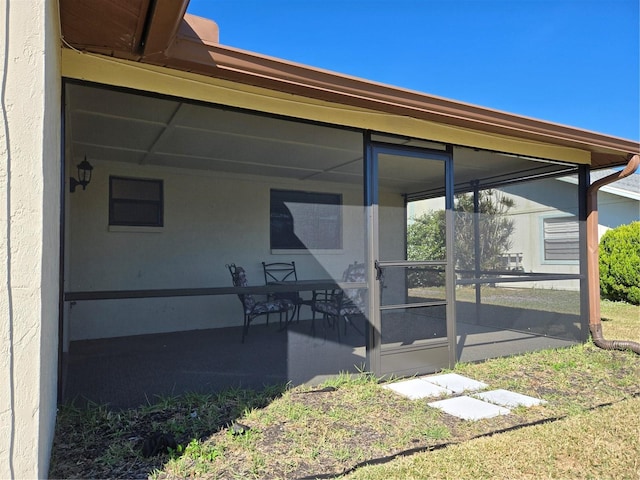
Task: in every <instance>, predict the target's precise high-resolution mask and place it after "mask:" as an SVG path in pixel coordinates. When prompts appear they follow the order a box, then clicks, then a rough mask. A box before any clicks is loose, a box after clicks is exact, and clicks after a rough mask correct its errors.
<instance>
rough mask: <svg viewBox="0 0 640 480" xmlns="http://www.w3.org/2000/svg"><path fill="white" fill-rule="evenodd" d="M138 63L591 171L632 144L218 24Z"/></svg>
mask: <svg viewBox="0 0 640 480" xmlns="http://www.w3.org/2000/svg"><path fill="white" fill-rule="evenodd" d="M143 61H146V62H148V63H154V64H159V65H163V66H166V67H169V68H175V69H179V70H184V71H190V72H194V73H198V74H202V75H206V76H210V77H215V78H221V79H225V80H230V81H234V82H239V83H244V84H248V85H254V86H258V87H263V88H267V89H272V90H276V91H280V92H286V93H291V94H294V95H301V96H305V97H310V98H314V99H318V100H325V101H329V102H335V103H340V104H345V105H351V106H354V107H363V108H368V109H373V110H377V111H382V112H386V113H393V114H397V115H404V116H410V117H414V118H419V119H424V120H431V121H436V122H441V123H446V124H450V125H455V126H460V127H464V128H470V129H474V130H481V131H485V132H489V133H496V134H502V135H509V136H515V137H518V138H525V139H529V140H535V141H541V142H548V143H552V144H556V145H562V146H567V147H573V148H578V149H584V150H588V151H591V152H592V167H594V168H596V167H598V168H600V167H604V166H614V165H622V164H625V163H626V161H627V159H628V157H629V155H630V154H635V153H638V152H640V144H639V143H638V142H634V141H631V140H626V139H622V138H617V137H611V136H608V135H604V134H600V133H597V132H591V131H587V130H582V129H577V128H573V127H569V126H565V125H560V124H555V123H551V122H545V121H541V120H537V119H533V118H529V117H523V116H519V115H514V114H510V113H506V112H502V111H498V110H492V109H488V108H483V107H478V106H475V105H471V104H466V103H462V102H457V101H453V100H449V99H445V98H441V97H437V96H433V95H427V94H424V93H420V92H416V91H412V90H406V89H401V88H397V87H391V86H389V85H384V84H381V83H376V82H372V81H367V80H363V79H360V78H356V77H352V76H348V75H343V74H338V73H335V72H330V71H327V70H322V69H318V68H313V67H309V66H306V65H302V64H298V63H294V62H289V61H285V60H281V59H277V58H273V57H269V56H266V55H260V54H257V53H253V52H248V51H245V50H240V49H236V48H233V47H228V46H224V45H220V44H219V43H218V27H217V25H216V24H215V22H213V21H211V20H208V19H205V18H202V17H197V16H195V15H190V14H185V15H184V21H182V22H181V24H180V28H179V30H178V33H177V35H176V36H175V41H174V42H173V44H172V45H171V46H170V47H169V48H168V49H167V50H166V52H165V54H164V55H162V56H154V57H153V58H152V57H149V58H145V59H144V60H143Z"/></svg>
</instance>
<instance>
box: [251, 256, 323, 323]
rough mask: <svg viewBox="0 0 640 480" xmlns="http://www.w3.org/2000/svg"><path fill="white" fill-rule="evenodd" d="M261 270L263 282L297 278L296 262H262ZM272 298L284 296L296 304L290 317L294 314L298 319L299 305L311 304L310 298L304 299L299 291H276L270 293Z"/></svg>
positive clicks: (287, 280)
mask: <svg viewBox="0 0 640 480" xmlns="http://www.w3.org/2000/svg"><path fill="white" fill-rule="evenodd" d="M262 270H263V271H264V283H265V284H267V285H268V284H270V283H281V282H291V281H297V280H298V272H297V271H296V262H273V263H266V262H262ZM270 297H271V298H273V299H278V298H284V299H287V300H290V301H291V302H293V303H294V305H295V306H296V310H295V311H294V312H293V315H292V319H293V317H294V316H295V317H296V319H297V321H298V322H299V321H300V307H301V306H302V305H308V306H311V304H312V301H313V300H312V299H309V300H305V299H304V298H302V297H301V296H300V293H299V292H281V293H280V292H278V293H272V294H271V295H270Z"/></svg>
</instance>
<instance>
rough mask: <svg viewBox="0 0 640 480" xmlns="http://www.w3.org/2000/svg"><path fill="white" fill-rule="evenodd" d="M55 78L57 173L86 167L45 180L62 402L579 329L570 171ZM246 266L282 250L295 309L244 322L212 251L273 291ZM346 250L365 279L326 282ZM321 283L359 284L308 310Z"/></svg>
mask: <svg viewBox="0 0 640 480" xmlns="http://www.w3.org/2000/svg"><path fill="white" fill-rule="evenodd" d="M64 91H65V119H66V120H65V151H66V165H65V168H66V171H67V172H69V177H74V180H73V181H72V180H70V179H69V180H70V181H71V182H72V183H74V182H75V177H76V176H78V175H76V166H77V165H78V164H80V163H81V161H82V160H84V159H87V161H88V162H89V163H90V165H91V166H92V171H91V179H90V182H89V183H88V184H87V185H86V186H82V188H80V186H75V188H74V189H73V192H72V191H71V188H70V187H71V186H69V188H67V189H66V193H65V197H66V198H65V204H66V207H65V222H64V224H65V247H64V258H65V275H64V277H65V278H64V285H65V287H64V289H65V297H64V299H65V303H64V306H65V308H64V323H63V325H64V334H65V346H66V349H65V351H66V352H68V353H67V354H66V355H64V358H65V366H66V371H67V375H66V377H65V378H66V383H65V396H66V398H74V397H86V398H90V399H92V400H95V401H100V402H110V403H115V404H118V403H120V404H122V405H126V404H128V403H135V402H140V401H144V399H145V398H148V397H149V396H150V395H160V394H162V395H166V394H171V393H179V392H180V391H185V390H198V389H200V390H207V389H209V390H216V389H220V388H226V387H232V386H243V387H259V386H262V385H264V384H267V383H286V382H291V383H293V384H300V383H318V382H321V381H323V380H324V379H326V378H327V377H329V376H333V375H336V374H339V373H340V372H357V371H369V372H372V373H374V374H375V375H379V376H384V375H413V374H416V373H427V372H434V371H437V370H440V369H443V368H448V367H452V366H453V365H454V364H455V363H456V362H457V361H478V360H483V359H486V358H490V357H495V356H501V355H510V354H515V353H519V352H524V351H530V350H536V349H542V348H550V347H561V346H566V345H571V344H574V343H576V342H580V341H583V340H585V338H586V336H587V334H588V330H587V320H586V316H585V309H584V302H585V295H586V293H585V292H586V289H585V288H584V282H585V275H584V262H583V260H584V258H585V252H584V251H583V247H582V245H584V243H585V242H584V241H581V239H582V238H583V235H584V228H583V227H582V223H583V220H584V205H583V204H582V201H581V199H582V198H584V197H583V196H582V197H581V195H580V194H579V193H580V191H581V190H582V189H584V188H585V182H586V179H587V170H586V166H585V165H581V164H576V163H574V162H569V161H561V160H557V159H549V158H543V157H534V156H530V155H522V154H516V153H509V152H500V151H492V150H489V149H485V148H471V147H469V146H465V145H456V144H452V143H449V142H442V141H438V140H437V139H430V138H429V132H428V131H425V132H424V135H423V137H424V138H418V137H416V136H412V135H400V134H398V132H397V131H394V132H385V131H380V130H378V131H375V130H372V129H367V128H355V127H353V126H344V125H340V124H331V123H328V122H320V121H310V120H307V119H300V118H294V117H289V116H285V115H275V114H272V113H268V112H261V111H256V110H250V109H246V108H237V107H231V106H228V105H221V104H213V103H208V102H202V101H198V100H193V99H189V98H184V97H176V96H169V95H159V94H152V93H149V92H144V91H137V90H133V89H124V88H120V87H114V86H108V85H101V84H97V83H88V82H78V81H74V80H68V81H66V83H65V88H64ZM396 130H397V129H396ZM569 176H571V177H574V179H575V180H576V181H575V182H573V183H569V182H562V181H559V179H562V178H566V177H569ZM263 262H264V263H267V264H269V263H292V262H293V263H295V268H296V274H297V279H298V280H299V282H298V283H295V282H294V283H293V284H288V285H287V286H286V289H287V291H288V290H289V289H293V290H294V291H295V292H297V293H298V295H299V296H300V298H302V299H303V300H305V303H304V304H302V305H301V306H300V308H299V311H298V312H291V311H288V312H286V313H285V316H284V317H285V318H284V320H282V319H281V318H280V317H279V315H278V314H277V313H276V314H271V315H269V316H267V315H262V316H258V317H256V318H255V319H252V322H251V323H250V325H249V328H248V329H247V331H246V337H245V336H244V334H243V320H244V318H243V313H244V312H243V310H244V305H243V304H242V303H241V302H240V301H239V294H240V295H242V293H243V292H245V290H242V288H243V287H234V285H233V282H232V276H231V274H230V271H229V265H236V266H241V267H242V268H243V269H244V270H245V271H246V275H247V280H248V285H249V287H250V289H249V290H248V291H249V293H251V294H252V295H253V296H254V297H255V299H256V300H258V301H260V300H264V299H266V298H269V296H273V295H274V294H275V295H277V294H278V293H282V291H283V288H284V287H283V286H279V288H278V285H272V284H269V282H268V279H267V278H265V274H264V268H263ZM354 263H355V264H359V265H362V266H363V272H364V275H363V277H362V278H360V279H358V282H356V283H354V284H349V283H348V282H347V283H345V278H344V272H345V270H346V269H347V268H348V267H349V266H350V265H353V264H354ZM327 290H331V291H333V290H335V291H346V292H350V291H356V292H358V295H359V298H361V299H363V302H362V303H361V304H360V305H359V308H358V312H356V314H355V315H349V316H348V317H347V316H343V317H340V318H337V319H335V318H331V317H326V316H325V315H323V314H322V313H321V312H319V311H314V310H315V309H314V306H313V305H312V301H313V299H314V295H316V297H317V295H318V294H319V293H323V292H325V291H327ZM293 313H297V315H293ZM269 317H270V318H269ZM293 317H295V318H293ZM267 322H268V323H267ZM127 379H128V380H127ZM114 385H120V387H118V388H116V387H114ZM114 389H116V390H120V391H119V392H118V393H117V394H116V393H114ZM124 392H126V394H125V393H124Z"/></svg>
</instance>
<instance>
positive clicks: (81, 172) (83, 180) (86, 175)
mask: <svg viewBox="0 0 640 480" xmlns="http://www.w3.org/2000/svg"><path fill="white" fill-rule="evenodd" d="M92 170H93V167H92V166H91V164H90V163H89V162H87V156H86V155H85V156H84V160H83V161H81V162H80V163H79V164H78V180H76V179H75V178H73V177H71V178H70V180H69V181H70V184H69V187H70V190H71V193H73V192H75V191H76V187H77V186H78V185H80V186H81V187H82V190H84V189H85V188H86V187H87V185H88V184H89V182H90V181H91V171H92Z"/></svg>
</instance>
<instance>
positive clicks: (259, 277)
mask: <svg viewBox="0 0 640 480" xmlns="http://www.w3.org/2000/svg"><path fill="white" fill-rule="evenodd" d="M356 138H357V137H356ZM92 162H93V166H94V170H93V176H92V180H91V183H90V184H89V185H88V186H87V189H86V190H82V189H78V190H76V192H75V193H73V194H67V195H68V199H69V201H68V204H69V219H68V228H69V242H68V244H67V247H68V248H69V250H68V253H67V255H66V256H67V258H68V260H69V275H68V279H67V288H68V289H69V291H93V290H144V289H166V288H169V289H171V288H180V289H181V288H208V287H230V286H231V276H230V274H229V271H228V270H227V268H226V267H225V265H226V264H229V263H236V264H237V265H241V266H243V267H244V268H245V269H246V271H247V278H248V280H249V284H250V285H263V284H264V276H263V272H262V265H261V262H262V261H265V262H277V261H291V260H294V261H295V262H296V266H297V270H298V275H299V278H301V279H317V278H331V277H333V278H338V279H339V278H341V276H342V273H343V271H344V270H345V268H346V267H347V265H348V264H350V263H353V262H354V261H356V260H358V261H363V260H364V259H363V255H364V253H363V251H364V228H365V227H364V210H363V207H362V196H363V195H362V187H361V186H348V185H344V184H334V183H325V182H312V181H304V182H302V183H301V182H300V181H297V180H296V181H294V180H285V179H282V178H275V177H258V176H253V177H252V176H247V175H235V174H230V173H220V172H207V171H202V170H200V171H196V170H186V169H177V168H166V167H149V166H132V165H127V164H124V163H117V162H104V161H98V160H92ZM110 175H116V176H124V177H138V178H147V179H159V180H162V181H163V184H164V209H165V212H164V227H161V228H145V227H111V228H110V227H109V225H108V223H109V221H108V205H109V176H110ZM272 188H276V189H284V190H304V191H316V192H323V193H340V194H342V199H343V211H342V223H343V248H342V250H339V251H325V252H312V253H311V254H309V253H295V252H287V253H274V252H272V251H271V250H270V245H269V204H270V201H269V195H270V189H272ZM306 295H307V296H308V295H309V292H307V294H306ZM65 303H67V304H69V306H70V308H69V315H68V318H69V329H68V330H69V331H68V333H69V339H70V341H74V340H82V339H90V338H106V337H117V336H125V335H137V334H147V333H158V332H172V331H181V330H196V329H205V328H220V327H228V326H237V325H242V320H243V317H242V308H241V305H240V302H239V301H238V298H237V297H236V296H235V295H221V296H193V297H169V298H153V299H129V300H96V301H86V300H85V301H77V302H65ZM305 313H306V312H305Z"/></svg>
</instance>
